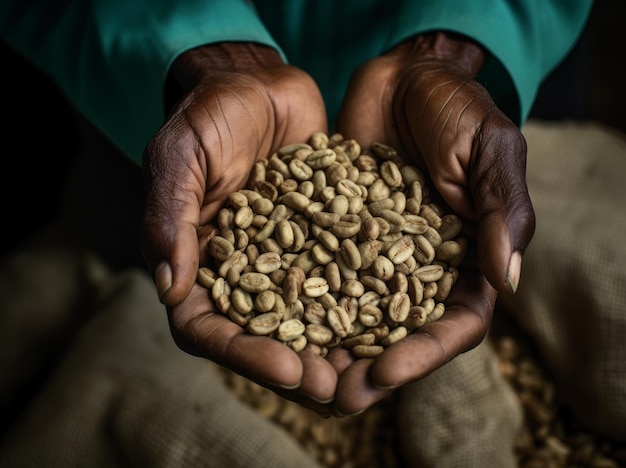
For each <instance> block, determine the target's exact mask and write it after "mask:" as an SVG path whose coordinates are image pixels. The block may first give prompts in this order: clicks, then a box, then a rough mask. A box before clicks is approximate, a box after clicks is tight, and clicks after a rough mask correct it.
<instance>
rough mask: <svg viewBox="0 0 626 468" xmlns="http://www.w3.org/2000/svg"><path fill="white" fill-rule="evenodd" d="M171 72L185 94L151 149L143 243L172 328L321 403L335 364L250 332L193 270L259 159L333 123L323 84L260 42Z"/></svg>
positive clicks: (223, 47) (246, 371)
mask: <svg viewBox="0 0 626 468" xmlns="http://www.w3.org/2000/svg"><path fill="white" fill-rule="evenodd" d="M170 78H171V79H172V80H173V82H174V83H175V84H176V85H177V86H178V87H179V92H180V95H181V99H180V100H179V102H178V103H177V104H176V105H175V106H174V107H173V109H172V111H171V113H170V115H169V117H168V119H167V121H166V123H165V124H164V125H163V127H162V128H161V129H160V130H159V131H158V132H157V134H156V135H155V137H154V139H153V140H152V141H151V142H150V144H149V145H148V147H147V149H146V152H145V155H144V164H143V171H144V178H145V186H146V206H145V212H144V218H143V225H142V248H143V252H144V257H145V260H146V263H147V265H148V268H149V269H150V271H151V272H152V273H153V274H154V277H155V283H156V285H157V290H158V293H159V296H160V299H161V302H162V303H163V304H165V305H166V306H167V309H168V316H169V320H170V327H171V330H172V334H173V337H174V339H175V340H176V342H177V343H178V345H179V346H180V347H181V348H182V349H183V350H185V351H187V352H189V353H191V354H194V355H198V356H202V357H205V358H208V359H210V360H212V361H215V362H217V363H219V364H222V365H224V366H226V367H228V368H230V369H232V370H235V371H236V372H238V373H240V374H242V375H245V376H247V377H249V378H250V379H252V380H256V381H258V382H259V383H262V384H264V385H267V386H271V387H275V388H276V389H277V391H281V392H282V391H283V390H286V391H287V393H284V394H285V396H287V397H289V398H291V399H294V400H301V401H302V402H303V404H310V405H311V406H314V407H318V406H319V405H318V404H317V403H315V402H314V401H313V400H329V399H332V397H333V395H334V391H335V384H336V380H337V375H336V372H335V371H334V369H333V368H332V367H331V366H330V365H329V364H328V363H327V362H326V361H324V360H323V359H322V358H320V357H319V356H318V357H315V356H311V355H308V354H307V353H300V355H297V354H296V353H294V352H293V351H292V350H290V348H288V347H286V346H284V345H282V344H281V343H279V342H278V341H276V340H273V339H270V338H267V337H256V336H252V335H249V334H248V333H246V332H244V330H243V329H242V328H241V327H240V326H238V325H236V324H235V323H234V322H232V321H231V320H230V319H229V318H227V317H225V316H224V315H223V314H222V313H220V312H219V311H217V310H216V309H215V305H214V304H213V302H212V300H211V298H210V296H209V294H207V291H206V290H205V289H203V288H201V287H200V286H198V285H197V284H196V276H197V272H198V267H199V265H200V264H206V263H207V261H208V259H207V252H206V246H207V239H208V236H209V234H210V232H211V231H212V230H213V229H215V228H214V225H213V224H212V222H213V220H214V219H215V217H216V215H217V213H218V211H219V209H220V208H221V207H222V206H223V205H224V203H225V200H226V198H227V196H228V195H229V194H230V193H232V192H234V191H236V190H239V189H241V188H243V187H244V186H245V184H246V182H247V179H248V176H249V174H250V171H251V168H252V166H253V165H254V163H255V161H257V160H259V159H260V158H264V157H267V156H268V155H270V154H271V153H272V152H273V151H275V150H277V149H278V148H280V147H281V146H284V145H285V144H289V143H297V142H302V141H306V140H307V139H308V138H309V137H310V136H311V134H313V133H314V132H315V131H327V123H326V112H325V108H324V104H323V101H322V98H321V95H320V93H319V90H318V89H317V86H316V85H315V83H314V82H313V80H312V79H311V78H310V77H309V76H308V75H307V74H305V73H304V72H302V71H301V70H299V69H296V68H294V67H291V66H287V65H285V64H284V63H283V61H282V60H281V59H280V56H279V55H278V53H277V52H276V51H274V50H273V49H270V48H268V47H263V46H259V45H253V44H240V43H233V44H229V43H222V44H216V45H211V46H206V47H201V48H198V49H194V50H191V51H189V52H186V53H184V54H183V55H181V56H180V57H179V58H178V59H177V60H176V61H175V63H174V64H173V66H172V70H171V76H170ZM293 388H297V390H295V391H293V392H291V389H293ZM309 397H310V398H311V399H310V398H309ZM309 402H310V403H309Z"/></svg>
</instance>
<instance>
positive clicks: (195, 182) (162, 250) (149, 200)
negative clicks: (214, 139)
mask: <svg viewBox="0 0 626 468" xmlns="http://www.w3.org/2000/svg"><path fill="white" fill-rule="evenodd" d="M164 132H167V130H164ZM160 145H162V146H163V147H165V148H169V149H168V154H167V155H166V156H165V157H162V158H160V157H159V153H157V152H154V153H150V154H152V155H153V157H152V158H151V159H150V158H146V163H145V164H144V169H143V171H144V181H145V186H146V199H145V206H144V213H143V219H142V233H141V248H142V252H143V256H144V259H145V261H146V264H147V266H148V268H149V269H150V271H152V273H153V275H154V280H155V284H156V286H157V291H158V294H159V299H160V300H161V302H162V303H163V304H165V305H167V306H173V305H175V304H178V303H180V302H181V301H182V300H183V299H184V298H185V297H186V296H187V294H188V293H189V291H190V289H191V287H192V286H193V284H194V283H195V279H196V275H197V271H198V265H199V264H198V261H199V253H198V225H199V214H200V203H201V200H202V196H203V191H204V189H203V187H202V186H201V183H200V182H199V181H202V180H204V178H203V177H202V175H201V174H200V168H199V167H194V166H191V165H188V164H185V163H182V162H181V161H188V160H190V159H189V157H190V155H189V153H193V149H189V150H188V151H185V153H186V154H182V153H181V154H176V149H175V148H179V147H178V146H177V145H168V144H166V143H163V142H162V141H160V139H159V137H157V138H155V140H153V142H152V143H151V147H152V148H159V147H160ZM149 152H150V149H149V150H148V152H147V153H146V154H148V153H149ZM191 160H194V161H197V160H198V159H197V158H194V157H193V155H192V159H191ZM180 165H182V166H183V167H185V168H186V169H188V171H187V172H185V173H181V171H180V169H179V167H180Z"/></svg>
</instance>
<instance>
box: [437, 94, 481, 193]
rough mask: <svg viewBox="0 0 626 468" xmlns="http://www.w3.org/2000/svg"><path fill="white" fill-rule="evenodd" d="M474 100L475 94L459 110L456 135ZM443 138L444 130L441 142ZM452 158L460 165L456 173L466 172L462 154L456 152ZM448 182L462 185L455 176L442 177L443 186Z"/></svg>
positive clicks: (455, 127)
mask: <svg viewBox="0 0 626 468" xmlns="http://www.w3.org/2000/svg"><path fill="white" fill-rule="evenodd" d="M474 100H475V97H474V96H473V97H472V98H471V99H470V100H469V101H468V102H467V103H466V104H465V106H463V108H462V109H461V112H459V115H458V117H457V120H456V125H455V126H454V129H455V135H457V134H458V133H459V132H458V129H459V123H460V121H461V120H462V116H463V114H464V113H465V111H466V110H467V109H468V108H469V107H470V105H471V104H472V103H473V102H474ZM442 139H443V132H441V134H440V138H439V142H441V141H442ZM439 146H441V144H440V145H439ZM451 160H452V161H456V162H457V163H458V166H459V167H458V171H454V173H457V174H458V173H459V172H461V173H462V174H464V173H465V170H466V168H464V167H463V165H462V164H461V161H463V157H462V156H461V155H458V154H456V153H455V154H454V155H453V157H452V159H451ZM447 184H450V185H453V186H459V185H460V184H459V183H458V182H457V181H456V180H455V179H453V178H443V179H441V185H442V186H443V185H447ZM466 190H467V189H465V191H466Z"/></svg>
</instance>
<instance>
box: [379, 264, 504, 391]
mask: <svg viewBox="0 0 626 468" xmlns="http://www.w3.org/2000/svg"><path fill="white" fill-rule="evenodd" d="M495 300H496V293H495V291H494V289H493V288H492V287H491V286H490V285H489V283H488V282H487V280H486V279H485V277H484V276H483V275H482V274H481V273H480V272H479V271H478V270H477V269H472V270H465V269H463V270H460V273H459V279H458V280H457V283H456V284H455V286H454V288H453V290H452V291H451V293H450V296H449V297H448V299H447V301H446V311H445V313H444V315H443V316H442V317H441V318H440V319H438V320H436V321H434V322H431V323H429V324H427V325H424V326H423V327H421V328H420V329H418V330H415V331H414V332H413V333H411V334H409V335H408V336H407V337H406V338H404V339H403V340H401V341H399V342H397V343H395V344H394V345H392V346H390V347H388V348H386V349H385V351H384V352H383V353H382V354H381V355H380V356H378V357H377V358H376V360H375V361H374V362H373V364H372V367H371V369H370V377H371V379H372V382H373V384H374V385H376V386H378V387H380V388H384V389H388V390H389V389H393V388H396V387H398V386H401V385H404V384H406V383H409V382H412V381H414V380H417V379H420V378H422V377H425V376H426V375H428V374H430V373H431V372H433V371H434V370H436V369H438V368H439V367H441V366H442V365H444V364H445V363H447V362H448V361H450V360H452V359H453V358H455V357H456V356H458V355H459V354H461V353H464V352H465V351H468V350H470V349H472V348H474V347H475V346H477V345H478V344H479V343H480V342H481V341H482V339H483V338H484V337H485V335H486V333H487V331H488V329H489V325H490V323H491V318H492V314H493V308H494V305H495Z"/></svg>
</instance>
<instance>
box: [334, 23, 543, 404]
mask: <svg viewBox="0 0 626 468" xmlns="http://www.w3.org/2000/svg"><path fill="white" fill-rule="evenodd" d="M484 57H485V52H484V51H483V50H482V49H481V47H479V46H478V45H477V44H475V43H473V42H471V41H468V40H466V39H464V38H462V37H458V36H454V35H450V34H445V33H433V34H428V35H424V36H419V37H416V38H413V39H411V40H409V41H406V42H405V43H403V44H400V45H399V46H397V47H396V48H394V49H392V50H391V51H389V52H388V53H387V54H384V55H382V56H380V57H378V58H375V59H373V60H371V61H369V62H367V63H365V64H364V65H363V66H361V67H360V68H359V69H358V70H357V71H356V73H355V75H354V76H353V78H352V81H351V83H350V86H349V88H348V92H347V94H346V97H345V99H344V103H343V105H342V109H341V111H340V115H339V118H338V124H337V130H338V131H339V132H340V133H342V134H343V136H344V137H345V138H354V139H356V140H357V141H359V142H360V143H361V145H362V146H364V147H367V146H369V145H370V144H371V143H373V142H375V141H380V142H384V143H387V144H389V145H391V146H394V147H395V148H397V149H398V150H400V151H401V152H402V153H403V154H404V155H406V157H407V158H408V159H409V162H410V163H412V164H415V165H417V166H418V167H420V168H422V169H423V170H424V171H425V172H426V173H427V175H428V177H429V179H430V180H431V181H432V184H433V187H434V188H435V190H436V192H437V193H438V194H439V195H440V196H441V198H442V199H443V201H444V202H445V204H447V206H448V207H449V209H451V210H452V211H453V212H455V213H456V214H458V215H460V216H461V217H462V218H463V219H464V221H465V224H466V226H472V227H473V228H475V229H473V231H474V233H473V234H472V236H473V237H472V238H471V243H472V246H471V250H472V251H474V252H475V255H470V256H468V259H467V261H466V262H465V264H464V265H463V266H462V268H461V270H460V271H461V274H460V276H459V281H458V283H457V284H456V285H455V287H454V289H453V291H452V294H451V296H450V297H449V298H448V300H447V301H446V307H447V308H446V313H445V314H444V316H443V317H442V318H441V319H440V320H438V321H436V322H433V323H431V324H428V325H426V326H424V327H423V328H422V329H420V330H419V331H417V332H414V333H413V334H411V335H409V336H408V337H407V338H405V339H404V340H402V341H401V342H399V343H397V344H395V345H393V346H391V347H389V348H387V350H385V352H383V353H382V354H381V355H380V356H379V357H377V358H376V359H375V360H368V361H364V362H360V363H359V364H358V366H355V365H353V364H350V363H348V362H347V361H346V359H345V358H343V357H342V359H341V362H342V364H337V368H338V369H340V370H341V369H345V370H343V372H342V373H341V376H340V380H339V383H338V387H337V396H336V400H335V405H336V407H337V408H338V410H339V411H340V412H343V413H352V412H356V411H360V410H362V409H364V408H366V407H367V406H370V405H371V404H373V403H375V402H376V401H377V400H378V399H380V398H382V397H384V396H385V395H386V394H388V393H389V391H391V390H392V389H394V388H397V387H398V386H401V385H403V384H406V383H408V382H411V381H414V380H417V379H419V378H421V377H424V376H425V375H428V374H429V373H430V372H432V371H434V370H435V369H437V368H438V367H440V366H441V365H443V364H445V363H446V362H448V361H450V360H451V359H453V358H454V357H455V356H457V355H458V354H460V353H463V352H465V351H467V350H469V349H471V348H473V347H474V346H476V345H477V344H478V343H480V341H481V340H482V339H483V338H484V337H485V335H486V333H487V331H488V328H489V325H490V323H491V317H492V314H493V308H494V304H495V298H496V293H497V292H514V291H515V289H516V287H517V283H518V281H519V275H520V268H521V259H522V255H523V253H524V251H525V249H526V247H527V246H528V244H529V242H530V240H531V238H532V235H533V233H534V223H535V218H534V211H533V208H532V204H531V201H530V197H529V195H528V189H527V186H526V179H525V171H526V143H525V139H524V137H523V135H522V134H521V132H520V130H519V128H518V127H517V126H516V125H514V124H513V122H512V121H511V120H510V119H509V118H508V117H507V116H506V115H504V114H503V113H502V112H501V111H500V109H498V107H497V106H496V104H495V103H494V101H493V100H492V98H491V97H490V95H489V94H488V92H487V91H486V90H485V89H484V88H483V87H482V86H481V85H480V84H479V83H478V82H477V81H475V80H474V76H475V75H476V73H477V72H478V70H479V69H480V67H481V66H482V64H483V61H484Z"/></svg>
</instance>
